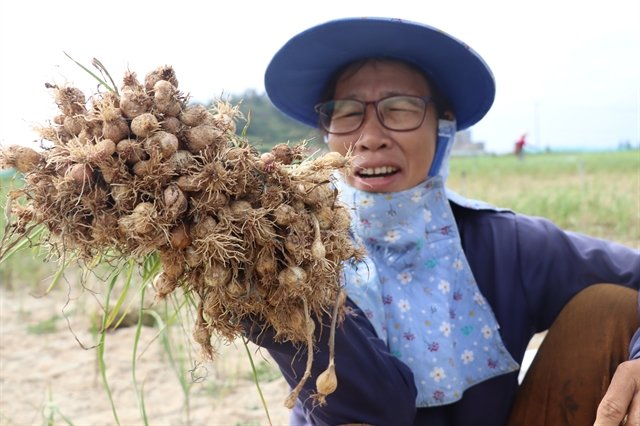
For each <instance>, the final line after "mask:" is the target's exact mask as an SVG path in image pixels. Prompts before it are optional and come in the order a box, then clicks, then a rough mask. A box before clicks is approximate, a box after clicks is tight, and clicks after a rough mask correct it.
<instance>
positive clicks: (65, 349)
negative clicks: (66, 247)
mask: <svg viewBox="0 0 640 426" xmlns="http://www.w3.org/2000/svg"><path fill="white" fill-rule="evenodd" d="M0 296H1V304H0V324H1V326H0V425H2V426H23V425H54V424H55V425H59V424H62V425H64V424H73V425H77V426H83V425H86V426H95V425H115V424H118V422H119V424H120V425H127V426H129V425H143V424H144V421H143V415H142V414H141V410H140V408H139V404H138V399H137V397H136V393H135V391H134V387H133V379H132V377H133V376H132V353H133V352H132V350H133V346H134V340H135V334H136V327H133V326H130V327H122V328H120V329H118V330H114V331H111V332H109V333H108V334H107V335H106V346H105V356H104V359H105V365H106V376H107V380H108V383H109V385H110V388H111V393H112V398H113V401H114V406H115V409H116V414H114V413H113V410H112V407H111V404H110V402H109V396H108V393H107V392H106V391H105V388H104V386H103V381H102V378H101V375H100V369H99V365H98V359H99V357H98V350H97V349H96V348H95V347H93V346H95V344H96V343H97V342H98V341H99V335H97V334H96V333H92V332H91V327H90V323H89V321H88V320H87V317H90V315H86V313H87V312H89V311H90V308H88V307H87V305H86V304H85V305H84V306H83V308H82V309H79V308H78V307H77V306H76V307H74V302H75V300H72V301H71V303H70V304H69V305H67V306H66V307H65V301H66V294H65V292H60V291H58V292H54V293H51V294H48V295H46V296H42V297H34V296H33V295H30V294H29V292H27V291H20V290H16V289H14V290H7V289H5V288H2V286H1V285H0ZM81 310H82V312H80V311H81ZM65 315H67V316H69V318H70V319H69V322H67V320H66V319H65ZM177 332H180V330H177ZM92 347H93V348H92ZM138 347H139V350H138V351H139V352H143V354H142V355H141V356H140V357H139V358H138V360H137V362H136V364H137V367H136V375H137V378H138V382H139V383H140V386H142V387H143V389H144V392H143V394H144V406H145V409H146V416H147V419H148V424H150V425H194V426H195V425H207V426H210V425H238V426H239V425H268V424H269V418H268V417H267V414H266V412H265V409H264V407H263V404H262V403H261V399H260V394H259V393H258V391H257V388H256V385H255V383H254V382H253V380H252V379H251V367H250V361H249V358H248V355H247V352H246V350H245V348H244V346H243V345H242V342H235V343H234V344H233V345H227V346H224V347H223V348H222V349H221V354H220V356H218V358H217V359H216V361H214V362H207V363H204V364H202V365H199V366H198V367H197V368H195V369H194V363H195V362H197V360H198V359H199V358H198V351H197V350H195V349H194V350H193V351H192V353H191V355H189V356H191V359H190V360H189V359H184V360H182V361H178V360H176V358H175V350H174V353H173V354H172V355H173V356H174V358H173V361H174V363H178V364H181V365H180V366H178V367H177V369H178V370H179V371H180V376H179V375H178V374H177V373H176V370H174V368H172V362H171V359H170V357H169V352H167V350H166V346H165V345H164V344H163V342H162V341H161V339H160V338H159V337H158V333H157V328H154V327H143V328H142V335H141V339H140V343H139V346H138ZM250 348H251V351H252V353H253V359H254V362H255V364H256V371H258V373H259V376H260V377H261V389H262V392H263V394H264V397H265V399H266V403H267V407H268V410H269V416H270V419H271V422H272V424H274V425H282V424H287V419H288V415H289V410H287V409H286V408H285V407H284V406H283V401H284V399H285V398H286V396H287V394H288V386H287V384H286V382H285V381H284V379H282V378H281V377H280V375H279V373H278V371H277V370H276V367H275V366H274V364H273V363H269V360H268V359H267V358H266V356H265V355H264V354H262V353H261V352H256V348H255V347H253V346H252V347H250ZM180 353H182V354H183V355H184V354H185V351H181V352H180ZM187 357H188V356H187ZM191 369H194V372H193V373H194V375H193V379H192V378H191V377H192V376H191V375H190V373H189V371H188V370H191ZM179 377H181V378H182V380H181V379H180V378H179ZM186 389H189V391H188V392H186V391H185V390H186ZM187 401H188V408H187ZM116 415H117V419H118V421H116V417H115V416H116Z"/></svg>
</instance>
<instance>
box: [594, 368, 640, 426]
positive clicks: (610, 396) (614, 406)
mask: <svg viewBox="0 0 640 426" xmlns="http://www.w3.org/2000/svg"><path fill="white" fill-rule="evenodd" d="M631 370H632V366H631V365H630V362H629V361H627V362H623V363H622V364H620V365H619V366H618V368H617V369H616V372H615V374H614V375H613V379H611V384H610V385H609V389H607V392H606V393H605V395H604V397H603V398H602V401H600V405H599V406H598V411H597V413H596V421H595V423H594V426H618V425H620V423H622V421H623V420H624V417H625V415H626V414H627V410H629V408H634V409H635V408H636V407H635V404H636V403H635V402H634V407H631V405H632V401H633V399H634V398H640V395H638V391H639V389H638V385H637V383H636V382H635V380H634V378H633V376H632V374H631V373H632V372H631ZM628 420H632V421H633V420H634V419H628ZM627 424H629V423H628V421H627ZM636 426H640V425H636Z"/></svg>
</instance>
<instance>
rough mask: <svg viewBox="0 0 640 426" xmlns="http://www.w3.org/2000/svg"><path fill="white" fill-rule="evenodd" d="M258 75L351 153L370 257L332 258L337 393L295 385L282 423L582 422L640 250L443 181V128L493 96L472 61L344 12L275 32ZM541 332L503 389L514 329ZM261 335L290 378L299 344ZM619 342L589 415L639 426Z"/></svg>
mask: <svg viewBox="0 0 640 426" xmlns="http://www.w3.org/2000/svg"><path fill="white" fill-rule="evenodd" d="M265 85H266V89H267V93H268V95H269V97H270V99H271V100H272V102H273V103H274V105H275V106H276V107H278V108H279V109H280V110H282V111H283V112H285V113H286V114H288V115H290V116H291V117H293V118H295V119H297V120H299V121H301V122H302V123H305V124H308V125H311V126H315V125H319V126H320V129H321V130H322V131H323V132H324V133H325V138H326V141H327V143H328V146H329V148H330V149H331V150H333V151H337V152H340V153H343V154H344V153H346V152H347V151H352V152H353V154H354V155H355V157H354V164H353V171H352V173H351V174H349V175H348V176H346V177H344V180H343V182H342V183H341V184H339V189H340V197H341V199H342V200H343V201H344V202H345V203H348V204H350V205H351V206H352V207H353V212H354V213H353V235H354V238H356V239H358V240H359V241H361V242H362V243H363V244H364V245H365V247H366V248H367V252H368V257H367V258H366V259H365V260H364V261H363V262H361V263H359V264H355V265H351V264H350V265H345V271H344V275H345V282H344V285H345V289H346V291H347V294H348V296H349V300H348V303H349V304H350V305H351V306H352V308H353V309H354V312H355V313H356V315H353V316H347V318H346V319H345V321H344V323H343V324H342V326H341V327H340V329H339V331H338V333H337V336H336V373H337V377H338V388H337V390H336V392H335V393H333V394H331V395H329V396H328V397H327V404H326V405H325V406H322V407H319V406H317V407H314V406H313V400H312V398H310V396H311V395H312V394H313V393H314V389H313V387H314V386H313V380H311V381H309V382H308V384H307V385H306V386H305V389H304V390H303V392H302V393H301V394H300V396H299V398H298V401H297V405H296V407H295V409H294V411H293V414H292V423H293V424H305V423H306V424H332V425H333V424H345V423H368V424H376V425H411V424H416V425H417V424H429V425H466V424H473V425H502V424H507V423H508V422H510V423H511V424H589V423H593V421H594V419H595V417H596V407H598V403H599V402H600V400H601V398H602V397H603V395H604V391H605V390H606V389H607V386H608V384H609V381H610V380H611V376H612V375H613V370H614V369H615V368H614V369H611V368H610V366H611V365H614V366H618V364H620V363H622V362H623V361H625V360H626V359H627V357H628V356H629V347H630V346H629V341H630V340H631V336H632V335H633V333H634V331H635V330H636V329H637V327H638V322H637V320H636V317H635V316H636V311H637V303H636V300H637V291H635V290H632V289H637V288H638V287H639V286H640V254H639V253H638V252H637V251H635V250H632V249H630V248H626V247H622V246H620V245H617V244H614V243H611V242H606V241H601V240H597V239H593V238H589V237H586V236H582V235H577V234H571V233H566V232H563V231H562V230H560V229H558V228H557V227H555V226H554V225H553V224H552V223H550V222H548V221H546V220H543V219H540V218H531V217H526V216H522V215H518V214H515V213H513V212H510V211H504V210H499V209H496V208H493V207H491V206H489V205H486V204H484V203H480V202H476V201H470V200H466V199H464V198H462V197H460V196H457V195H455V194H453V193H451V192H450V191H447V190H446V189H445V188H444V180H445V178H446V171H447V165H446V164H447V157H448V152H449V150H450V148H451V145H452V143H453V137H454V134H455V132H456V131H457V130H462V129H465V128H467V127H469V126H471V125H473V124H474V123H476V122H477V121H478V120H480V119H481V118H482V117H483V116H484V115H485V114H486V112H487V111H488V110H489V108H490V106H491V104H492V102H493V99H494V93H495V86H494V81H493V76H492V74H491V71H490V70H489V68H488V67H487V65H486V64H485V63H484V61H483V60H482V59H481V58H480V57H479V56H478V55H477V54H476V53H475V52H473V51H472V50H471V49H470V48H468V47H467V46H466V45H465V44H463V43H461V42H459V41H458V40H456V39H454V38H452V37H450V36H448V35H446V34H445V33H443V32H441V31H439V30H436V29H434V28H431V27H428V26H425V25H421V24H417V23H412V22H407V21H401V20H393V19H371V18H368V19H343V20H338V21H332V22H328V23H325V24H322V25H319V26H317V27H314V28H311V29H309V30H307V31H305V32H303V33H301V34H298V35H297V36H295V37H293V38H292V39H291V40H290V41H289V42H287V43H286V44H285V46H283V47H282V49H281V50H280V51H279V52H278V53H277V54H276V55H275V56H274V58H273V59H272V62H271V64H270V65H269V67H268V69H267V71H266V77H265ZM597 283H615V284H620V285H619V286H614V285H604V286H591V285H592V284H597ZM586 287H589V289H588V290H585V291H582V290H583V289H585V288H586ZM576 295H577V296H576ZM554 321H555V322H554ZM585 321H589V322H588V323H587V322H585ZM552 324H553V327H551V326H552ZM550 327H551V329H550V331H549V333H548V336H547V338H546V339H545V342H544V343H543V346H542V347H541V348H540V351H539V355H538V357H537V358H539V359H536V361H534V363H533V365H532V368H531V370H530V372H529V373H528V374H527V377H526V378H525V380H524V382H523V384H522V386H518V382H517V375H518V369H519V363H520V362H521V361H522V359H523V355H524V352H525V350H526V347H527V344H528V342H529V340H530V338H531V337H532V336H533V334H535V333H537V332H540V331H543V330H547V329H549V328H550ZM317 329H319V328H317ZM327 334H328V333H324V334H319V335H318V336H317V338H318V340H319V342H318V346H317V348H318V352H317V353H316V354H314V366H313V369H312V372H313V376H314V377H317V375H318V374H319V373H320V372H321V371H322V370H323V369H324V368H325V367H326V365H327V360H328V349H327V336H326V335H327ZM269 337H270V335H269V333H263V334H262V335H261V336H260V337H259V338H258V337H255V336H254V340H256V341H257V342H258V343H259V344H260V345H262V346H264V347H266V348H267V349H268V350H269V352H270V353H271V355H272V356H273V357H274V359H275V360H276V362H277V363H278V365H279V366H280V369H281V370H282V373H283V374H284V376H285V378H286V379H287V380H288V381H289V383H290V384H291V385H292V386H294V385H295V384H296V383H297V381H298V379H299V378H300V377H301V376H302V374H303V372H304V370H305V361H306V358H305V356H304V354H303V353H298V351H297V348H294V347H293V346H292V345H289V344H286V343H285V344H281V343H274V342H273V341H272V340H271V339H270V338H269ZM586 339H590V340H586ZM594 340H595V342H597V344H595V343H594ZM547 348H549V349H547ZM631 350H632V353H633V355H632V358H635V360H633V361H627V362H624V363H622V364H621V365H620V366H619V367H618V371H617V372H616V373H615V377H614V378H613V381H612V384H611V387H610V388H609V391H608V393H607V394H606V396H605V399H604V402H603V403H602V404H601V405H600V409H599V411H598V413H599V414H598V422H599V423H598V424H603V425H604V424H619V423H620V422H621V421H622V419H623V417H624V416H625V415H626V414H628V417H629V419H628V422H629V423H627V424H638V421H637V419H638V417H639V416H640V395H639V391H638V389H640V361H639V360H637V358H638V357H640V342H638V340H637V339H636V340H635V341H634V343H632V345H631ZM576 355H577V356H576ZM554 363H555V364H557V365H554ZM603 377H604V379H603ZM590 380H591V381H590ZM603 380H605V381H606V383H604V384H603V383H602V381H603ZM613 408H615V409H613ZM634 422H635V423H634Z"/></svg>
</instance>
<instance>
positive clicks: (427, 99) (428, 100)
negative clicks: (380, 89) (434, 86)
mask: <svg viewBox="0 0 640 426" xmlns="http://www.w3.org/2000/svg"><path fill="white" fill-rule="evenodd" d="M391 98H413V99H420V100H422V101H423V102H424V111H423V113H422V119H421V120H420V122H419V123H418V125H416V126H414V127H410V128H408V129H394V128H392V127H389V126H388V125H386V124H385V123H384V120H383V119H382V116H381V113H380V110H379V109H378V105H379V104H380V102H383V101H386V100H388V99H391ZM335 101H354V102H358V103H359V104H361V105H364V108H363V109H362V119H361V120H360V124H359V125H358V127H356V128H355V129H353V130H349V131H348V132H332V131H331V130H329V129H328V128H327V127H328V126H327V125H325V124H324V123H323V121H322V118H320V116H321V115H322V113H321V112H320V108H322V107H323V106H324V105H326V104H328V103H330V102H335ZM430 103H434V104H436V107H437V103H436V99H435V97H434V96H415V95H391V96H386V97H384V98H380V99H378V100H376V101H361V100H358V99H331V100H328V101H325V102H320V103H317V104H316V105H315V106H314V107H313V109H314V110H315V112H316V113H317V114H318V117H319V119H318V121H319V124H320V126H321V127H322V129H323V130H324V131H325V132H327V133H329V134H332V135H347V134H349V133H353V132H355V131H357V130H359V129H360V128H361V127H362V125H363V124H364V122H365V118H366V114H367V110H368V108H369V105H373V107H374V109H375V111H376V117H377V118H378V122H379V123H380V125H381V126H382V127H384V128H385V129H387V130H391V131H393V132H411V131H413V130H416V129H417V128H419V127H420V126H422V124H423V123H424V119H425V117H426V116H427V106H428V105H429V104H430ZM324 115H325V116H326V114H324ZM329 123H331V122H329Z"/></svg>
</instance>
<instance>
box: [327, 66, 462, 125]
mask: <svg viewBox="0 0 640 426" xmlns="http://www.w3.org/2000/svg"><path fill="white" fill-rule="evenodd" d="M379 62H399V63H401V64H404V65H406V66H408V67H409V68H411V69H412V70H414V71H416V72H418V73H419V74H420V75H422V76H423V77H424V79H425V80H426V81H427V84H428V85H429V88H430V89H431V97H432V98H433V103H434V104H435V106H436V111H437V113H438V118H447V119H450V118H451V111H452V108H451V104H450V102H449V101H448V100H447V98H446V97H445V96H444V95H443V94H442V91H441V90H440V89H439V88H438V86H437V85H436V84H435V83H434V82H433V79H432V78H431V77H430V76H429V75H428V74H427V72H426V71H425V70H423V69H422V68H420V67H418V66H417V65H415V64H413V63H411V62H408V61H405V60H402V59H397V58H393V57H369V58H363V59H357V60H355V61H353V62H349V63H348V64H346V65H344V66H342V67H340V68H338V69H337V70H336V71H335V72H334V73H333V74H332V75H331V77H330V78H329V80H328V81H327V84H326V85H325V89H324V91H323V92H322V97H321V99H320V102H327V101H329V100H331V99H333V96H334V94H335V92H336V86H337V85H338V80H340V79H341V78H343V77H344V76H345V75H348V76H350V75H353V74H355V73H356V72H358V71H359V70H360V69H361V68H362V67H364V66H365V65H367V64H370V63H379Z"/></svg>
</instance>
